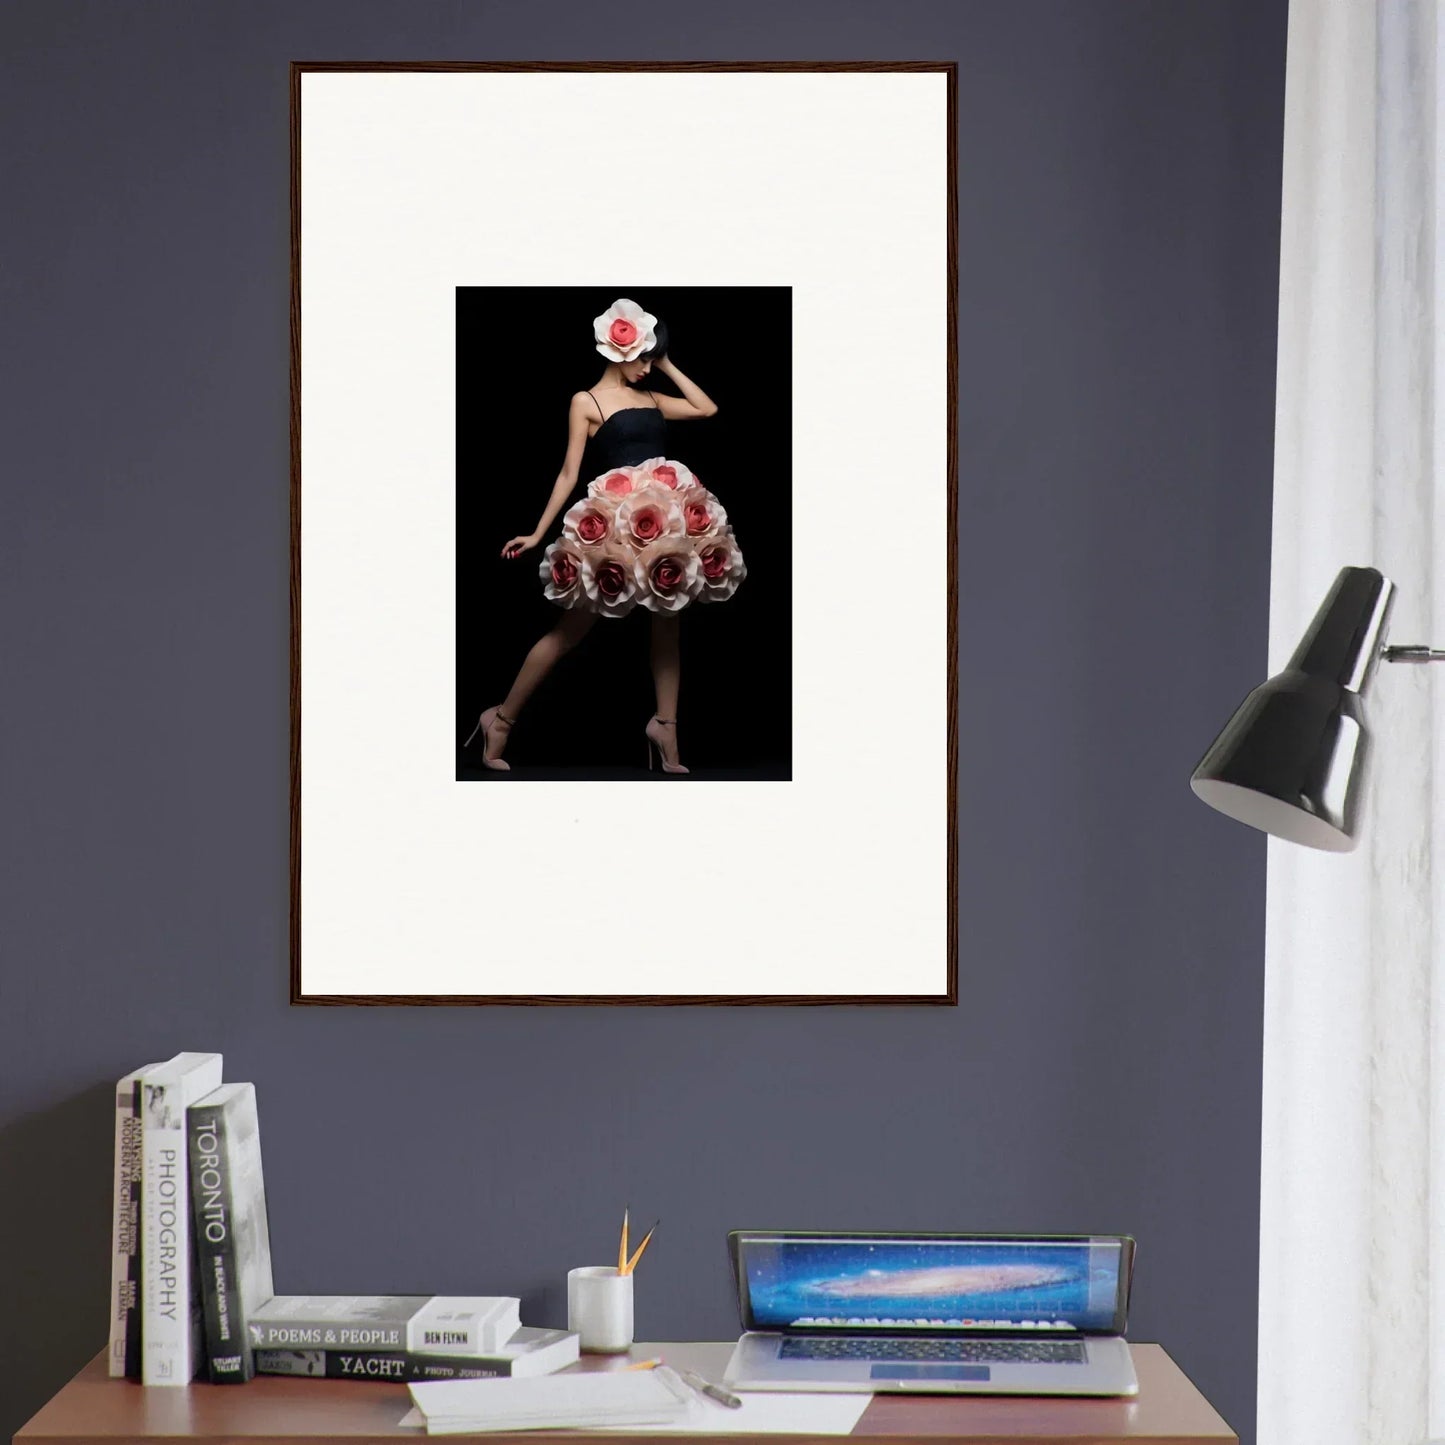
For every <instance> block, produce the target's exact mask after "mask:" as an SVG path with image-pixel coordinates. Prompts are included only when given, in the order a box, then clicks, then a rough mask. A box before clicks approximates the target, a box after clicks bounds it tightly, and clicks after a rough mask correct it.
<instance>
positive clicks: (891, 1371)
mask: <svg viewBox="0 0 1445 1445" xmlns="http://www.w3.org/2000/svg"><path fill="white" fill-rule="evenodd" d="M871 1377H872V1378H873V1379H875V1380H986V1379H988V1366H987V1365H874V1366H873V1369H872V1372H871Z"/></svg>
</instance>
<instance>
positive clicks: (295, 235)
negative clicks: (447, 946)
mask: <svg viewBox="0 0 1445 1445" xmlns="http://www.w3.org/2000/svg"><path fill="white" fill-rule="evenodd" d="M366 71H388V72H406V71H413V72H433V73H456V72H487V71H491V72H512V73H536V72H548V71H551V72H557V71H574V72H588V71H655V72H682V73H687V72H756V71H779V72H798V71H824V72H899V73H933V74H943V75H944V76H945V77H946V83H947V111H946V114H947V121H946V123H947V138H946V157H947V162H946V163H947V175H946V177H945V186H946V215H947V220H946V241H947V268H948V274H947V278H946V294H947V320H946V335H947V344H948V354H947V360H946V370H945V381H946V392H947V409H948V415H947V513H948V517H949V519H950V525H949V528H948V537H947V555H948V561H947V599H948V616H947V623H946V641H947V649H948V656H947V663H946V667H947V673H946V676H947V707H946V726H947V740H946V762H947V779H946V786H947V798H948V802H947V818H946V825H945V826H946V830H947V848H946V860H947V862H946V868H947V880H946V882H947V905H946V906H947V935H946V936H947V945H946V946H947V961H946V969H947V972H946V983H947V987H946V991H945V992H944V993H942V994H925V995H898V994H883V995H858V994H847V995H838V996H827V995H815V994H809V995H807V996H798V995H766V994H707V995H701V994H699V995H670V994H669V995H654V994H601V995H596V996H574V995H540V994H444V995H419V994H397V995H390V994H358V995H349V994H348V995H337V994H315V993H303V991H302V987H301V119H302V118H301V79H302V76H303V75H306V74H308V73H322V72H366ZM957 91H958V66H957V63H956V62H954V61H878V62H874V61H826V62H804V61H755V62H750V61H738V62H721V61H670V62H651V61H632V62H624V61H616V62H601V61H597V62H594V61H575V62H564V61H535V62H522V61H498V62H475V63H473V62H457V61H405V62H402V61H396V62H390V61H293V62H292V64H291V75H290V186H291V191H290V195H291V313H290V320H291V329H290V377H291V410H290V426H291V438H290V440H291V486H290V523H291V533H290V669H291V672H290V726H291V740H290V810H289V811H290V929H289V936H290V959H291V967H290V979H291V988H290V1001H291V1003H292V1004H296V1005H320V1006H327V1007H336V1006H343V1005H392V1006H396V1005H406V1006H457V1005H478V1004H499V1005H507V1004H511V1005H526V1006H532V1005H549V1006H606V1005H613V1006H615V1005H645V1006H667V1007H674V1008H685V1007H689V1006H719V1005H748V1006H760V1005H775V1006H781V1007H817V1006H823V1005H828V1006H836V1005H851V1006H860V1005H866V1006H878V1005H894V1006H896V1005H905V1006H918V1005H932V1006H937V1005H943V1006H951V1005H955V1004H957V1002H958V529H957V525H956V518H957V514H958V180H957V175H958V167H957V128H958V119H957V116H958V106H957Z"/></svg>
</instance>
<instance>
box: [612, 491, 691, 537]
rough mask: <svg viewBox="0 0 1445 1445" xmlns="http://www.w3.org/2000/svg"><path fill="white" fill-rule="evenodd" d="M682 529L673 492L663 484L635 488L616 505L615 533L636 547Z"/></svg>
mask: <svg viewBox="0 0 1445 1445" xmlns="http://www.w3.org/2000/svg"><path fill="white" fill-rule="evenodd" d="M682 531H683V527H682V513H681V511H680V510H679V509H678V506H677V503H676V502H675V501H674V500H673V496H672V493H671V492H669V491H666V490H665V489H664V488H662V487H644V488H643V489H642V490H641V491H635V492H633V493H632V494H631V496H629V497H627V498H626V500H625V501H623V503H622V505H621V506H620V507H618V509H617V534H618V536H619V537H621V538H622V539H623V540H624V541H626V542H629V543H631V545H632V546H634V547H636V548H639V549H641V548H643V547H647V546H650V545H651V544H652V543H653V542H656V541H657V540H658V539H659V538H660V537H680V536H682Z"/></svg>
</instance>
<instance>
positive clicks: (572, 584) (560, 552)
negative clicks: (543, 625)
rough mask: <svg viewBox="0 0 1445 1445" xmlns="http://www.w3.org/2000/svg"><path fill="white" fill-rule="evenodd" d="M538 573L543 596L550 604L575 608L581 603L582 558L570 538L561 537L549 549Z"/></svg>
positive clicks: (544, 555)
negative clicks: (541, 583)
mask: <svg viewBox="0 0 1445 1445" xmlns="http://www.w3.org/2000/svg"><path fill="white" fill-rule="evenodd" d="M538 571H539V573H540V574H541V578H542V582H543V587H542V595H543V596H544V597H546V599H547V600H548V601H549V602H555V603H556V604H557V605H558V606H559V607H575V606H576V605H577V604H578V602H579V601H581V599H582V596H583V592H582V587H581V585H580V583H581V580H582V557H581V554H580V553H579V552H578V551H577V548H576V546H575V544H574V543H573V542H572V541H571V539H570V538H568V537H559V538H558V539H557V540H556V541H555V542H553V543H552V545H551V546H550V547H548V548H547V550H546V552H545V553H544V554H543V557H542V565H541V566H540V567H539V568H538Z"/></svg>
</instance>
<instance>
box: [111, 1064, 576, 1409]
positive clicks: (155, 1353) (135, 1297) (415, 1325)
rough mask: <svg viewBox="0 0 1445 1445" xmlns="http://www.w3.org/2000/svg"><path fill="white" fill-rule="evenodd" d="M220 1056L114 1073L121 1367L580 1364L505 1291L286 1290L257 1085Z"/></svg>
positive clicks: (422, 1368) (405, 1375)
mask: <svg viewBox="0 0 1445 1445" xmlns="http://www.w3.org/2000/svg"><path fill="white" fill-rule="evenodd" d="M221 1062H222V1061H221V1055H220V1054H201V1053H185V1054H177V1055H176V1056H175V1058H173V1059H170V1060H169V1061H168V1062H166V1063H163V1064H148V1065H146V1067H144V1068H141V1069H136V1070H134V1071H133V1072H131V1073H129V1074H127V1075H126V1076H125V1077H124V1078H122V1079H121V1080H120V1081H119V1082H118V1083H117V1084H116V1091H115V1176H114V1179H115V1195H114V1215H113V1237H114V1252H113V1256H112V1262H111V1316H110V1341H109V1350H108V1355H109V1365H110V1373H111V1375H112V1376H115V1377H118V1378H119V1377H125V1378H128V1379H132V1380H140V1381H142V1382H143V1383H144V1384H147V1385H188V1384H189V1383H190V1382H191V1381H192V1380H193V1379H195V1378H196V1377H197V1376H198V1375H202V1376H204V1377H205V1378H207V1379H209V1380H210V1381H212V1382H213V1383H215V1384H242V1383H244V1382H245V1381H247V1380H250V1379H252V1378H254V1377H255V1376H256V1375H257V1374H277V1375H313V1376H318V1377H321V1378H326V1379H368V1380H395V1381H398V1382H400V1383H410V1382H413V1381H428V1380H470V1379H486V1378H489V1377H494V1376H518V1377H521V1376H530V1375H544V1374H549V1373H551V1372H552V1371H553V1370H560V1369H561V1368H562V1367H563V1366H564V1365H569V1364H571V1363H572V1362H573V1361H574V1360H576V1358H577V1353H578V1340H577V1336H576V1334H574V1333H572V1332H570V1331H567V1330H539V1329H528V1328H526V1327H524V1326H523V1325H522V1323H521V1320H520V1317H519V1309H520V1302H519V1301H518V1300H516V1299H515V1298H511V1297H506V1296H483V1297H475V1298H451V1297H447V1296H441V1295H437V1296H428V1295H278V1294H276V1293H275V1290H274V1288H273V1284H272V1276H271V1237H270V1231H269V1228H268V1225H267V1219H266V1190H265V1183H264V1179H263V1176H262V1170H261V1131H260V1123H259V1120H258V1117H257V1113H256V1089H255V1085H253V1084H223V1083H222V1082H221Z"/></svg>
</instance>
